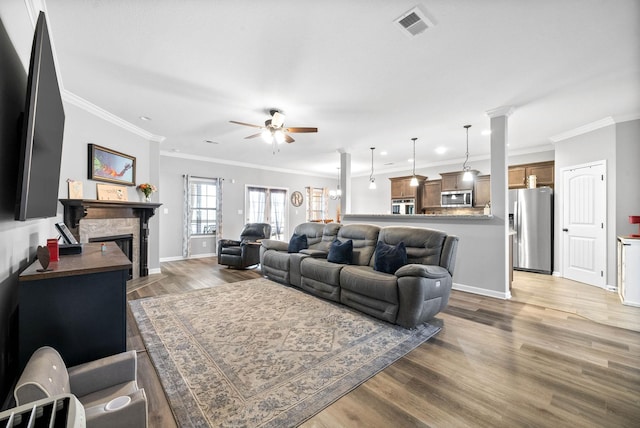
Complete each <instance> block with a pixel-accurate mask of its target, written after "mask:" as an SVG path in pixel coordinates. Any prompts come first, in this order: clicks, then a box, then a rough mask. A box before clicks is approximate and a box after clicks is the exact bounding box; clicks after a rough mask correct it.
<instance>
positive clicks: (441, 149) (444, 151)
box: [436, 146, 447, 155]
mask: <svg viewBox="0 0 640 428" xmlns="http://www.w3.org/2000/svg"><path fill="white" fill-rule="evenodd" d="M446 152H447V148H446V147H442V146H440V147H437V148H436V153H437V154H439V155H443V154H445V153H446Z"/></svg>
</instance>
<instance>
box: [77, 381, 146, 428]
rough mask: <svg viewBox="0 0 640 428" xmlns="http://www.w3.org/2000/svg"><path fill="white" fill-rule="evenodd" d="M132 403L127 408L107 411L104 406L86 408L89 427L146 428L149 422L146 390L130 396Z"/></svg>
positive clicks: (140, 390)
mask: <svg viewBox="0 0 640 428" xmlns="http://www.w3.org/2000/svg"><path fill="white" fill-rule="evenodd" d="M129 397H130V398H131V402H130V403H129V404H127V405H126V406H124V407H122V408H120V409H115V410H106V409H105V405H104V404H100V405H97V406H92V407H87V408H85V417H86V418H87V426H90V427H93V428H113V427H119V428H144V427H146V426H147V425H148V421H147V397H146V395H145V392H144V389H139V390H137V391H136V392H134V393H132V394H129Z"/></svg>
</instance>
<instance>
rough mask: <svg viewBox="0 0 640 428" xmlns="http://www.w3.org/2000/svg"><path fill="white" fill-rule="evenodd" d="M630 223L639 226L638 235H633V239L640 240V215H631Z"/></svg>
mask: <svg viewBox="0 0 640 428" xmlns="http://www.w3.org/2000/svg"><path fill="white" fill-rule="evenodd" d="M629 223H631V224H637V225H638V233H632V234H631V235H630V236H631V237H632V238H640V215H630V216H629Z"/></svg>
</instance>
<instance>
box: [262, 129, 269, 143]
mask: <svg viewBox="0 0 640 428" xmlns="http://www.w3.org/2000/svg"><path fill="white" fill-rule="evenodd" d="M260 136H261V137H262V139H263V140H264V142H265V143H267V144H271V142H272V136H271V131H269V130H268V129H264V130H263V131H262V133H261V134H260Z"/></svg>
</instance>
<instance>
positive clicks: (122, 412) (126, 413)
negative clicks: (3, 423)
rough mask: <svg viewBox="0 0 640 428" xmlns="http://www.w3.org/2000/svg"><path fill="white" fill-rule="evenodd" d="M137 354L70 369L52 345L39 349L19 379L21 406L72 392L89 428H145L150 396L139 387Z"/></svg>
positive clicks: (132, 353)
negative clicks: (78, 402) (79, 404)
mask: <svg viewBox="0 0 640 428" xmlns="http://www.w3.org/2000/svg"><path fill="white" fill-rule="evenodd" d="M136 377H137V359H136V352H135V351H129V352H123V353H121V354H116V355H112V356H109V357H105V358H101V359H99V360H96V361H91V362H88V363H84V364H80V365H77V366H74V367H71V368H69V369H67V367H66V366H65V364H64V361H63V360H62V357H61V356H60V354H59V353H58V352H57V351H56V350H55V349H53V348H51V347H49V346H43V347H42V348H39V349H38V350H36V351H35V352H34V353H33V355H32V356H31V358H30V359H29V361H28V362H27V365H26V366H25V368H24V371H23V372H22V375H21V376H20V379H18V383H17V384H16V388H15V390H14V397H15V399H16V403H17V405H18V406H20V405H22V404H25V403H30V402H33V401H36V400H40V399H43V398H48V397H52V396H55V395H59V394H65V393H67V394H68V393H71V394H73V395H75V396H76V398H78V401H80V403H81V404H82V405H83V406H84V409H85V415H86V418H87V427H89V428H112V427H119V428H144V427H146V426H147V397H146V395H145V393H144V389H142V388H138V382H137V379H136Z"/></svg>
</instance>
